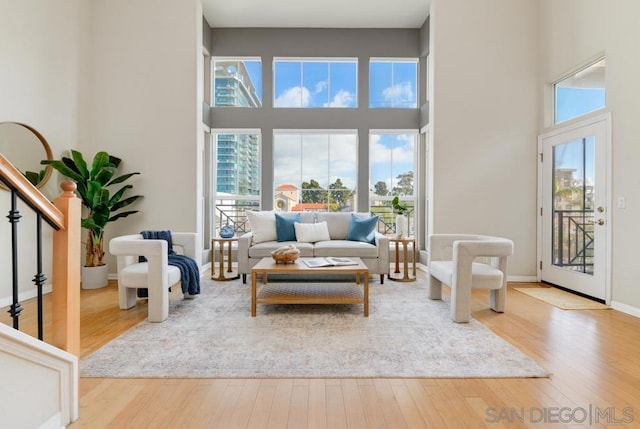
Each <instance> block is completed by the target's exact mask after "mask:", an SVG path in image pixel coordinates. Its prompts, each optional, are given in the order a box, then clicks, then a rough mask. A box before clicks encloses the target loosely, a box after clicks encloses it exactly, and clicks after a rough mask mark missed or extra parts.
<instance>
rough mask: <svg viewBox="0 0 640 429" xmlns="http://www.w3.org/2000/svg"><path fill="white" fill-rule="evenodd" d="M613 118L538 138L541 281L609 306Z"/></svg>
mask: <svg viewBox="0 0 640 429" xmlns="http://www.w3.org/2000/svg"><path fill="white" fill-rule="evenodd" d="M608 130H609V115H605V116H598V117H596V118H593V119H591V120H588V121H583V122H581V123H579V124H574V125H570V126H566V127H562V128H559V129H557V130H554V131H553V132H551V133H548V134H546V135H543V136H541V137H540V138H539V146H540V151H541V157H540V162H541V169H540V170H541V176H542V181H541V198H542V201H541V215H542V233H541V237H542V252H541V254H542V261H541V264H540V278H541V279H542V281H545V282H549V283H552V284H555V285H558V286H561V287H564V288H567V289H570V290H573V291H576V292H578V293H580V294H583V295H587V296H590V297H593V298H597V299H599V300H603V301H608V300H609V296H608V282H607V271H608V255H607V235H608V233H607V231H608V230H609V227H608V221H609V219H610V217H609V216H608V210H609V207H607V201H608V196H607V153H608V150H607V147H608V144H609V142H608V137H609V136H608Z"/></svg>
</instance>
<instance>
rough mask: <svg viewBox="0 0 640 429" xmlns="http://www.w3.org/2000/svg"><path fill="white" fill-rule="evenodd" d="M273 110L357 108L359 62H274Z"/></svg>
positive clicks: (342, 60)
mask: <svg viewBox="0 0 640 429" xmlns="http://www.w3.org/2000/svg"><path fill="white" fill-rule="evenodd" d="M273 69H274V73H273V80H274V91H273V97H274V100H273V107H303V108H304V107H319V108H326V107H357V105H358V104H357V103H358V96H357V69H358V62H357V60H356V59H304V60H302V59H288V58H287V59H283V58H280V59H274V62H273Z"/></svg>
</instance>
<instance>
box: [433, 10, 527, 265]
mask: <svg viewBox="0 0 640 429" xmlns="http://www.w3.org/2000/svg"><path fill="white" fill-rule="evenodd" d="M536 17H537V2H536V1H535V0H521V1H513V0H485V1H482V2H470V1H467V0H433V2H432V6H431V18H430V26H431V40H430V44H431V47H430V49H431V51H430V52H431V62H432V64H433V80H434V89H433V92H432V94H431V103H430V106H429V117H430V124H431V137H432V139H433V141H432V144H433V152H432V154H431V156H432V164H433V166H432V168H433V180H432V186H433V190H432V203H431V207H432V210H433V212H432V214H431V223H432V227H431V228H430V231H432V232H433V233H448V232H458V233H478V234H486V235H498V236H503V237H507V238H510V239H512V240H514V242H515V255H514V256H513V257H512V258H511V259H510V267H509V272H510V274H511V275H512V276H514V275H515V276H535V274H536V268H535V264H536V216H535V213H536V136H537V109H536V106H537V92H536V88H537V87H536V83H537V33H536V31H537V28H536V22H537V21H536Z"/></svg>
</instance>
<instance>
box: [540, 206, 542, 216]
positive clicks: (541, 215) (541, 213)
mask: <svg viewBox="0 0 640 429" xmlns="http://www.w3.org/2000/svg"><path fill="white" fill-rule="evenodd" d="M540 216H542V207H540Z"/></svg>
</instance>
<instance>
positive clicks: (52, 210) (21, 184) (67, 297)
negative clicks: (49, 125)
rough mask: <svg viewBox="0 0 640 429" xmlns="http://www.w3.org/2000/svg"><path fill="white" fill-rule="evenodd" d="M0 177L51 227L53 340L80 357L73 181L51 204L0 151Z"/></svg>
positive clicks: (76, 203) (77, 241) (78, 213)
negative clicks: (52, 230)
mask: <svg viewBox="0 0 640 429" xmlns="http://www.w3.org/2000/svg"><path fill="white" fill-rule="evenodd" d="M0 179H1V180H2V182H3V183H5V184H6V185H7V186H8V187H9V189H10V190H12V191H15V192H16V193H17V194H18V196H19V197H20V199H21V200H22V201H23V202H24V203H25V204H27V205H28V206H29V207H31V209H33V210H34V211H35V212H36V213H39V214H40V215H41V216H42V218H43V219H44V220H45V221H46V222H47V223H48V224H49V225H51V226H52V227H53V228H54V233H53V279H52V285H53V288H52V290H53V292H52V298H53V299H52V301H53V310H52V311H53V314H52V320H53V341H52V344H53V345H54V346H56V347H58V348H60V349H63V350H66V351H68V352H69V353H72V354H74V355H76V356H78V357H80V254H81V253H80V245H81V239H80V232H81V231H80V229H81V228H80V218H81V209H82V202H81V200H80V199H79V198H78V197H77V196H76V195H75V193H74V191H75V189H76V184H75V183H74V182H71V181H65V182H63V183H62V184H61V186H60V187H61V188H62V192H61V193H60V195H59V196H58V197H56V198H55V200H54V203H53V204H52V203H51V202H50V201H49V200H48V199H47V198H46V197H45V196H44V195H43V194H42V193H41V192H40V191H39V190H38V189H37V188H36V187H35V186H34V185H33V184H32V183H31V182H29V181H28V180H27V178H26V177H24V175H23V174H22V173H21V172H20V171H19V170H18V169H17V168H15V167H14V166H13V164H11V162H9V160H8V159H7V158H5V157H4V156H3V155H2V154H0Z"/></svg>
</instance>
